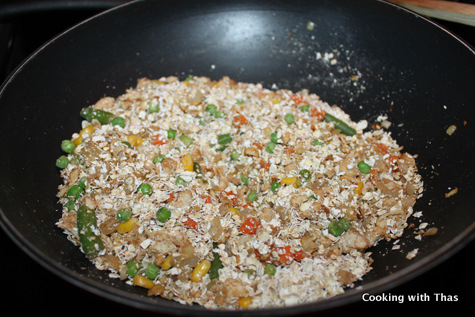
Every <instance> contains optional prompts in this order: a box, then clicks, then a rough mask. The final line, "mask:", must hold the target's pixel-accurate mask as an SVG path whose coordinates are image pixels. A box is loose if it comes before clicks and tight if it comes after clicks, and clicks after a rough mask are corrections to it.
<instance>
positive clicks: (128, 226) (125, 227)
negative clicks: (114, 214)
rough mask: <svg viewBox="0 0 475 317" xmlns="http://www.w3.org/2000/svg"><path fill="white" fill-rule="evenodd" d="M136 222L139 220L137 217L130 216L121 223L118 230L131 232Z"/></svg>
mask: <svg viewBox="0 0 475 317" xmlns="http://www.w3.org/2000/svg"><path fill="white" fill-rule="evenodd" d="M136 222H137V218H130V219H129V220H127V221H126V222H123V223H121V224H119V225H118V226H117V229H116V230H117V232H118V233H127V232H130V231H132V229H133V228H134V226H135V223H136Z"/></svg>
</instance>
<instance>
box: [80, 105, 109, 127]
mask: <svg viewBox="0 0 475 317" xmlns="http://www.w3.org/2000/svg"><path fill="white" fill-rule="evenodd" d="M80 115H81V117H83V118H84V119H86V120H87V121H89V122H92V120H94V119H96V120H97V121H99V123H100V124H109V123H110V121H111V119H112V113H111V112H108V111H104V110H100V109H94V108H93V107H92V106H90V107H87V108H83V109H82V110H81V112H80Z"/></svg>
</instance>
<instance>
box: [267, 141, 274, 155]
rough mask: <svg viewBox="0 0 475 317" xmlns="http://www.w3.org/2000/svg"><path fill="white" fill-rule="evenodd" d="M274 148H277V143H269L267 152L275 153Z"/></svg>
mask: <svg viewBox="0 0 475 317" xmlns="http://www.w3.org/2000/svg"><path fill="white" fill-rule="evenodd" d="M274 149H275V143H274V142H269V143H267V145H266V152H268V153H270V154H272V153H274Z"/></svg>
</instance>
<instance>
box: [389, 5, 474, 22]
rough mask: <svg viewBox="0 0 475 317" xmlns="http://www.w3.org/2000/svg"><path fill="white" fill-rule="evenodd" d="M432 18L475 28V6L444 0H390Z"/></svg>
mask: <svg viewBox="0 0 475 317" xmlns="http://www.w3.org/2000/svg"><path fill="white" fill-rule="evenodd" d="M390 2H393V3H395V4H398V5H400V6H402V7H405V8H407V9H409V10H412V11H414V12H417V13H419V14H421V15H424V16H428V17H431V18H437V19H441V20H445V21H450V22H457V23H462V24H467V25H471V26H475V5H473V4H468V3H460V2H454V1H442V0H390Z"/></svg>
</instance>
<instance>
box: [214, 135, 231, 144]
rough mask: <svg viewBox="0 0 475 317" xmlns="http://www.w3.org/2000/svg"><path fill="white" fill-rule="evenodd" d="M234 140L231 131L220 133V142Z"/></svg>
mask: <svg viewBox="0 0 475 317" xmlns="http://www.w3.org/2000/svg"><path fill="white" fill-rule="evenodd" d="M232 140H233V137H232V136H231V134H229V133H226V134H220V135H218V144H221V145H225V144H228V143H231V141H232Z"/></svg>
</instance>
